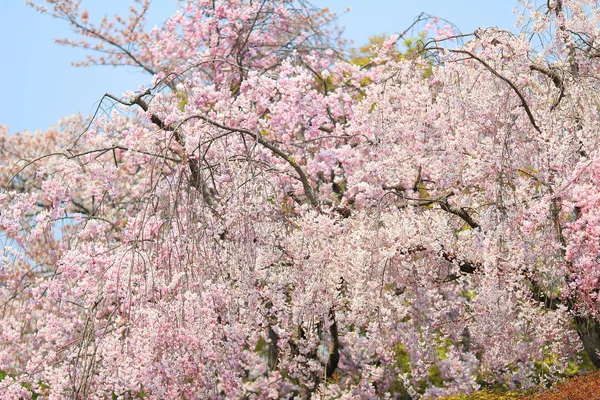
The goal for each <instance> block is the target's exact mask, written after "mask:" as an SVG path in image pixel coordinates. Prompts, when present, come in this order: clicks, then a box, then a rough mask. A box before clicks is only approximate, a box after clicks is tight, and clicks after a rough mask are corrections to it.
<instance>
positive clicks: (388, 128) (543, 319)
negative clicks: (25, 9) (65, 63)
mask: <svg viewBox="0 0 600 400" xmlns="http://www.w3.org/2000/svg"><path fill="white" fill-rule="evenodd" d="M46 3H47V4H46V5H41V4H39V5H33V4H32V6H33V7H35V8H36V9H37V10H38V11H41V12H43V13H47V14H50V15H52V16H54V17H57V18H61V19H64V20H65V21H66V22H67V23H68V24H70V26H71V27H72V29H73V31H74V32H75V33H76V34H78V35H79V36H78V37H79V38H78V39H66V40H63V41H61V43H63V44H66V45H72V46H80V47H83V48H86V49H89V50H90V52H91V53H90V56H89V58H88V59H87V60H85V61H83V62H80V63H79V65H83V66H85V65H95V64H101V65H129V66H135V67H138V68H140V69H141V70H143V71H146V72H147V73H148V82H149V83H148V85H147V86H146V87H144V88H141V89H140V90H137V91H131V92H128V93H125V94H124V95H122V96H117V95H114V94H107V95H106V96H105V97H104V98H103V99H102V101H101V103H100V107H99V109H98V112H97V113H96V114H95V115H93V116H90V117H89V118H84V117H81V116H72V117H68V118H66V119H64V120H61V121H60V123H59V124H58V125H57V126H56V127H54V128H52V129H50V130H49V131H47V132H37V133H35V134H34V133H28V132H23V133H20V134H16V135H10V136H8V135H7V129H6V128H0V134H1V136H0V137H1V141H0V152H1V154H2V162H1V164H0V179H1V187H2V191H1V192H0V202H1V203H2V207H1V210H2V211H1V213H0V230H1V231H2V233H3V236H2V238H3V239H2V240H3V243H2V250H1V255H2V259H1V261H0V263H1V264H0V274H1V275H0V282H1V284H0V304H1V305H2V314H1V319H0V321H1V322H0V370H1V371H2V375H1V380H0V393H3V398H15V399H18V398H31V397H32V396H34V394H35V395H36V396H41V397H42V398H53V399H61V398H75V399H84V398H85V399H87V398H90V399H106V398H120V399H130V398H144V399H165V398H185V399H193V398H199V399H201V398H202V399H203V398H292V397H300V398H310V397H311V396H314V397H315V398H355V397H356V398H380V397H386V396H387V397H389V398H421V397H434V398H435V397H440V396H445V395H453V394H457V393H464V392H471V391H474V390H477V389H479V388H482V387H505V388H516V389H526V388H531V387H535V386H537V385H545V384H547V383H548V382H551V381H553V380H556V379H560V378H562V377H564V376H566V375H568V374H569V373H573V371H574V370H576V369H577V368H581V367H582V366H584V365H586V364H593V365H594V366H595V367H600V355H599V353H598V352H599V351H600V325H599V322H598V321H599V315H598V313H599V310H600V308H599V303H598V301H599V300H598V278H599V275H600V268H599V266H598V261H597V260H598V253H599V252H600V249H599V246H600V242H599V239H600V224H599V222H598V221H599V220H600V219H599V218H600V195H599V191H598V185H599V184H600V159H599V157H600V150H599V149H598V143H600V142H599V140H598V138H597V136H598V135H597V131H596V128H597V126H598V122H599V121H598V119H599V117H600V113H599V111H598V110H599V109H600V108H599V103H598V100H599V99H598V97H597V95H596V94H597V93H598V83H597V76H596V74H597V73H598V72H599V71H598V68H599V66H598V57H599V55H600V52H599V50H598V48H597V47H596V46H597V42H598V40H599V39H600V31H599V30H598V26H599V25H598V21H599V20H600V6H599V5H598V4H597V3H596V2H594V1H584V0H555V1H550V2H548V3H547V4H546V3H544V5H542V6H541V7H540V8H537V9H536V8H534V6H533V3H531V2H527V1H521V3H522V4H521V6H520V7H521V8H520V9H519V12H518V17H519V18H520V23H521V24H522V27H523V30H522V32H523V33H522V34H519V35H515V34H512V33H510V32H506V31H501V30H498V29H480V30H478V31H476V32H474V33H471V34H468V35H463V34H460V35H459V34H456V33H455V32H454V31H453V29H452V28H451V27H450V26H448V25H445V23H444V22H443V21H440V20H438V19H437V18H429V19H428V22H429V23H430V24H431V25H428V26H427V28H430V29H431V30H434V31H435V33H434V34H433V36H434V37H432V38H431V39H428V40H425V41H423V42H421V43H420V44H419V45H418V46H417V47H416V48H414V49H412V50H411V51H410V52H408V53H407V55H405V56H402V57H400V56H398V52H397V48H396V43H397V42H398V40H400V35H395V36H392V37H391V38H389V39H387V40H385V41H383V43H382V44H381V46H380V47H378V48H377V49H374V52H373V58H372V59H371V61H370V62H367V63H365V62H361V63H359V64H357V63H352V62H349V61H347V60H345V59H346V58H347V53H346V50H345V49H346V44H345V42H344V41H343V40H342V39H341V37H340V36H339V31H338V30H337V28H335V25H334V22H335V16H334V15H333V14H331V13H330V12H329V11H328V10H321V9H318V8H315V7H313V6H312V5H310V4H309V3H307V2H305V1H303V0H262V1H239V0H235V1H233V0H210V1H209V0H187V1H182V2H181V10H180V11H179V12H177V13H176V14H175V15H174V16H172V17H171V18H169V19H168V20H167V21H166V22H165V24H164V25H162V26H161V27H157V28H154V29H152V30H150V31H147V30H145V28H144V15H145V14H146V12H147V10H148V8H149V6H150V2H149V1H146V0H145V1H141V0H138V1H134V5H133V7H132V8H131V10H130V14H129V15H128V16H123V17H122V16H117V17H115V18H114V19H113V20H109V19H106V18H105V19H102V20H101V21H99V22H93V21H94V15H91V13H89V12H88V11H87V10H85V9H84V8H83V6H82V5H81V2H80V1H76V0H52V1H50V0H48V1H47V2H46ZM459 39H460V42H459Z"/></svg>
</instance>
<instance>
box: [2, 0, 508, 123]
mask: <svg viewBox="0 0 600 400" xmlns="http://www.w3.org/2000/svg"><path fill="white" fill-rule="evenodd" d="M38 2H41V0H38ZM83 3H84V5H85V7H86V8H88V9H89V10H90V16H91V18H92V19H95V17H98V16H103V15H105V14H107V15H113V14H115V13H118V12H120V11H123V10H124V9H126V7H127V4H128V3H129V2H128V1H126V0H102V1H99V0H83ZM516 3H517V2H516V0H494V1H491V0H490V1H488V0H419V1H414V0H314V1H313V4H315V5H317V6H320V7H329V8H331V9H332V10H334V11H336V12H338V13H343V11H344V9H345V8H346V7H350V8H351V11H350V12H348V13H344V14H343V15H341V18H340V25H343V26H345V27H346V36H347V37H348V38H350V39H352V40H354V42H355V43H356V45H361V44H364V43H366V41H367V39H368V37H369V36H370V35H373V34H379V33H383V32H387V33H389V34H392V33H396V32H401V31H403V30H404V29H405V28H407V27H408V26H409V25H410V24H411V22H412V21H413V20H414V18H415V17H416V16H417V15H419V14H420V13H421V12H426V13H428V14H432V15H436V16H438V17H441V18H445V19H447V20H449V21H451V22H452V23H454V24H455V25H457V26H458V28H459V29H460V30H461V31H462V32H471V31H473V30H475V29H476V28H478V27H487V26H496V27H498V28H501V29H512V30H514V28H513V24H514V22H515V17H514V15H513V13H512V7H513V6H515V5H516ZM175 9H176V1H175V0H153V10H152V12H151V14H150V15H149V21H148V28H151V27H152V26H154V25H159V24H160V23H161V22H163V21H164V20H165V19H166V18H167V17H168V16H169V15H171V14H172V13H173V12H174V11H175ZM69 35H70V31H69V30H68V26H67V24H66V23H64V21H60V20H54V19H52V18H50V17H48V16H46V15H39V14H37V13H36V12H35V11H34V10H33V9H31V8H29V7H26V6H25V5H24V3H23V1H22V0H0V38H1V39H0V52H1V53H0V54H2V62H0V93H1V96H0V124H2V125H9V126H10V132H11V133H16V132H19V131H22V130H31V131H34V130H36V129H42V130H44V129H47V128H49V127H50V126H51V125H52V124H55V123H56V122H57V121H58V120H59V119H60V118H61V117H64V116H67V115H70V114H74V113H77V112H81V113H82V114H84V115H87V114H91V113H92V112H93V110H94V109H95V106H96V105H97V103H98V101H99V100H100V98H101V97H102V95H103V94H104V93H107V92H108V93H112V94H115V95H121V94H122V93H123V92H125V91H127V90H136V89H137V88H138V87H139V86H140V85H142V84H145V83H147V82H149V80H150V77H149V76H148V75H146V74H141V73H138V72H136V71H135V70H134V69H132V68H123V67H119V68H114V67H99V66H96V67H88V68H76V67H72V66H71V65H70V62H71V61H76V60H80V59H83V58H84V57H85V53H84V52H82V51H81V50H79V49H73V48H68V47H63V46H59V45H56V44H54V42H53V38H62V37H68V36H69Z"/></svg>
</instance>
